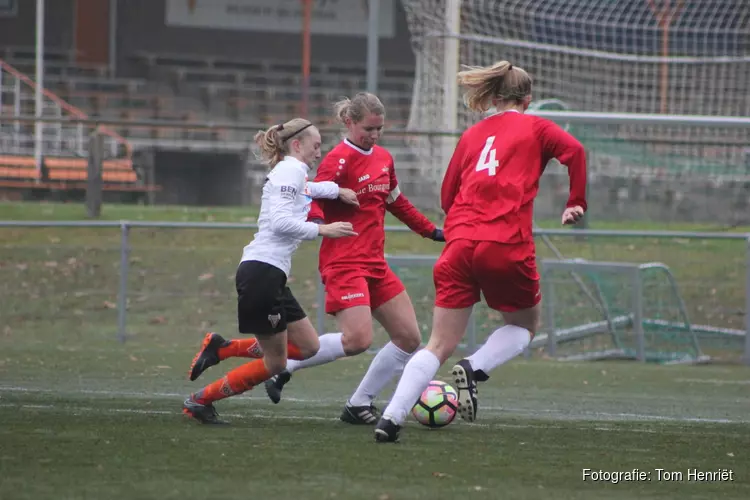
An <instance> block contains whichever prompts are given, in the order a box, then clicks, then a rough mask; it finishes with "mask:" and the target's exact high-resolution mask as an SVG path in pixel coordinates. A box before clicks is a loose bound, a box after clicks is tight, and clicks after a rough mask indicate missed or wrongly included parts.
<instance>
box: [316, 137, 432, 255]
mask: <svg viewBox="0 0 750 500" xmlns="http://www.w3.org/2000/svg"><path fill="white" fill-rule="evenodd" d="M321 181H334V182H335V183H337V184H338V185H339V186H340V187H342V188H349V189H351V190H353V191H354V192H356V193H357V200H358V201H359V207H355V206H352V205H347V204H345V203H343V202H342V201H340V200H315V201H313V204H312V207H311V209H310V213H309V215H308V220H313V219H322V220H324V221H325V222H326V223H328V224H330V223H331V222H351V224H352V226H354V231H356V232H357V233H358V236H355V237H351V238H338V239H331V238H323V243H322V245H321V248H320V269H321V270H322V269H325V268H327V267H329V266H341V267H358V268H366V267H379V268H382V269H383V270H384V269H385V211H386V210H388V211H389V212H391V213H392V214H393V215H395V216H396V217H397V218H398V219H399V220H401V221H402V222H403V223H404V224H406V225H407V226H409V228H411V230H412V231H414V232H415V233H418V234H421V235H422V236H424V237H428V236H430V235H431V234H432V232H433V231H434V230H435V225H434V224H433V223H432V222H430V221H429V220H428V219H427V218H426V217H425V216H424V215H422V214H421V213H420V212H419V211H418V210H417V209H416V208H415V207H414V205H412V204H411V202H410V201H409V200H408V199H407V198H406V196H404V195H403V194H402V193H401V190H400V189H399V187H398V179H397V178H396V171H395V169H394V168H393V158H392V157H391V154H390V153H389V152H388V151H387V150H386V149H384V148H382V147H380V146H377V145H376V146H373V148H372V149H370V150H367V151H365V150H363V149H360V148H358V147H357V146H355V145H354V144H352V143H351V142H349V141H348V140H344V141H343V142H341V143H340V144H339V145H337V146H336V147H335V148H333V149H332V150H331V152H330V153H328V154H327V155H326V156H325V158H323V161H321V163H320V166H319V167H318V173H317V175H316V177H315V182H321Z"/></svg>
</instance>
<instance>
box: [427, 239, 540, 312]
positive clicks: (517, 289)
mask: <svg viewBox="0 0 750 500" xmlns="http://www.w3.org/2000/svg"><path fill="white" fill-rule="evenodd" d="M433 279H434V280H435V305H436V306H438V307H444V308H446V309H463V308H465V307H470V306H472V305H474V304H476V303H477V302H479V300H480V292H481V293H482V294H484V298H485V300H486V301H487V305H488V306H489V307H490V308H492V309H494V310H496V311H503V312H513V311H519V310H523V309H529V308H531V307H534V306H535V305H537V304H538V303H539V301H540V300H541V298H542V294H541V291H540V289H539V273H538V272H537V270H536V252H535V248H534V242H533V241H529V242H524V243H513V244H507V243H497V242H494V241H471V240H453V241H450V242H449V243H448V244H447V245H446V246H445V248H444V249H443V253H442V254H441V255H440V258H439V259H438V261H437V263H436V264H435V269H434V270H433Z"/></svg>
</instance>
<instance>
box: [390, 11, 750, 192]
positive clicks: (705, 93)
mask: <svg viewBox="0 0 750 500" xmlns="http://www.w3.org/2000/svg"><path fill="white" fill-rule="evenodd" d="M403 3H404V7H405V10H406V15H407V20H408V24H409V29H410V32H411V40H412V46H413V49H414V52H415V55H416V73H415V85H414V93H413V100H412V109H411V114H410V120H409V127H410V129H412V130H430V129H435V128H436V127H442V128H443V129H446V127H447V125H449V124H451V123H452V124H455V128H456V129H458V130H463V129H465V128H466V127H467V126H469V125H471V124H472V123H474V122H475V121H476V120H477V119H478V118H480V117H479V116H477V115H476V114H474V113H471V112H470V111H468V110H467V109H466V107H465V106H464V105H463V103H462V102H461V94H460V91H459V93H458V94H456V90H455V85H456V82H455V75H453V76H451V75H450V72H449V71H446V68H452V67H455V62H456V61H455V57H452V55H453V54H454V52H453V50H454V49H457V50H456V52H457V56H458V63H459V64H460V65H477V66H479V65H482V66H484V65H490V64H492V63H494V62H496V61H499V60H509V61H511V62H512V63H513V64H516V65H518V66H520V67H523V68H524V69H526V70H527V71H529V73H530V74H531V75H532V76H533V78H534V89H533V97H534V101H536V102H539V101H542V102H544V101H547V102H552V103H555V105H556V106H558V109H568V110H575V111H592V112H627V113H662V114H672V115H674V114H690V115H712V116H750V99H748V98H747V92H748V90H747V89H748V88H750V31H748V26H749V25H750V8H749V7H748V5H747V1H746V0H631V1H627V2H626V1H615V0H497V1H493V0H464V1H460V2H458V3H459V5H460V25H458V24H456V23H454V26H456V28H458V30H459V32H458V33H455V32H454V31H455V30H454V29H450V28H448V27H447V25H446V10H449V6H450V5H452V4H454V2H453V1H452V0H404V2H403ZM449 18H450V15H449ZM446 96H447V99H448V100H449V101H452V100H453V98H455V99H456V102H455V107H454V109H455V111H454V113H455V117H453V116H447V115H450V113H451V112H450V111H447V110H450V109H451V106H450V104H451V102H446ZM573 132H574V134H575V135H576V136H577V137H578V138H579V139H581V140H582V142H584V145H585V146H587V149H589V150H591V149H592V147H590V145H589V144H587V143H586V139H587V138H588V139H590V141H589V142H592V141H593V142H594V143H595V144H596V146H597V152H598V153H600V154H601V153H602V149H605V151H604V153H606V154H607V155H608V158H606V160H608V161H606V162H604V163H606V164H607V165H614V167H616V168H618V169H619V168H621V167H623V165H622V163H623V158H625V159H626V161H629V162H630V164H629V165H625V166H627V167H628V168H629V169H630V170H631V172H632V170H633V169H635V170H636V171H637V169H638V167H639V166H641V165H639V163H643V164H644V165H642V166H643V167H644V169H646V170H648V169H649V168H652V167H653V165H654V163H656V164H660V162H661V160H658V161H656V162H654V161H653V160H654V158H653V156H654V155H655V154H657V153H658V154H666V155H667V156H668V155H670V154H672V153H675V154H677V147H676V146H675V147H673V146H672V144H668V145H667V146H664V145H660V149H659V148H658V147H653V148H651V149H650V150H645V149H643V150H639V151H641V154H642V156H643V157H644V158H643V159H634V158H633V156H634V155H633V154H632V150H633V148H632V147H630V146H632V144H624V145H623V144H622V140H628V139H631V138H635V139H637V140H639V141H640V143H643V139H652V138H654V137H657V138H665V140H666V139H668V140H669V141H672V142H678V141H677V140H681V142H682V146H683V149H685V148H684V146H685V143H686V142H690V141H692V140H693V139H694V138H693V137H689V136H688V133H687V132H685V131H684V130H677V131H675V130H671V129H666V128H662V129H660V130H657V131H653V130H645V129H637V128H633V127H631V128H629V129H626V130H625V129H622V128H619V127H614V126H607V127H603V128H602V127H595V126H578V128H577V129H576V130H574V131H573ZM714 133H715V134H718V135H722V136H723V133H722V132H721V131H714V132H712V133H709V134H708V135H709V137H710V136H712V134H714ZM744 134H745V135H744V136H742V137H739V138H737V140H738V142H746V140H747V132H746V131H745V132H744ZM614 139H617V140H618V141H620V142H619V143H618V144H617V145H615V146H613V147H614V150H613V151H608V150H607V149H608V148H607V147H606V146H607V145H606V144H604V147H603V145H602V141H603V140H614ZM429 142H430V143H429V144H428V141H422V140H420V139H414V140H413V141H412V147H413V148H414V149H415V151H416V152H417V154H418V156H422V163H426V161H425V160H427V159H428V157H429V163H428V164H429V165H432V170H431V172H428V171H425V172H424V174H425V177H431V178H433V180H434V181H435V182H436V183H439V182H440V180H441V179H442V174H443V171H444V169H445V167H446V166H447V162H448V159H449V158H448V157H446V156H447V155H448V154H449V152H450V151H451V149H450V148H446V147H443V148H435V144H434V142H435V141H434V140H433V141H429ZM618 148H619V149H618ZM644 148H645V146H644ZM610 149H611V148H610ZM657 150H658V151H657ZM739 151H740V150H739V149H737V150H736V151H735V152H736V153H737V154H736V155H735V156H733V157H732V158H729V159H727V153H726V151H724V150H722V151H720V152H717V151H715V150H714V151H712V152H709V153H708V155H709V156H711V155H713V156H714V157H718V158H719V159H720V160H721V161H722V162H723V163H722V165H723V166H728V167H731V168H729V170H731V171H732V172H734V167H737V166H739V165H740V159H739ZM689 153H690V154H689V155H686V156H694V154H693V153H692V152H689ZM701 154H703V153H701ZM733 154H734V153H733ZM438 158H439V160H438ZM708 159H709V160H710V159H712V158H708ZM594 160H596V159H595V158H594ZM674 161H676V160H674V159H673V158H672V159H670V160H669V162H672V163H674ZM598 164H602V162H596V161H594V162H593V165H592V166H593V167H594V169H596V167H597V165H598ZM437 165H441V166H442V169H440V168H435V167H436V166H437ZM675 165H676V167H675V168H676V169H677V170H679V169H680V168H681V167H680V163H679V162H677V163H676V164H675ZM717 168H718V169H719V170H720V169H721V168H723V167H721V166H720V167H717ZM745 169H747V166H745ZM709 170H710V169H709ZM714 170H716V169H714ZM713 172H714V171H713V170H712V171H711V172H709V173H713Z"/></svg>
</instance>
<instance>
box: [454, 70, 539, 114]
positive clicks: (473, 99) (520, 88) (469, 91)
mask: <svg viewBox="0 0 750 500" xmlns="http://www.w3.org/2000/svg"><path fill="white" fill-rule="evenodd" d="M465 67H466V68H467V69H466V70H465V71H460V72H459V73H458V84H459V85H461V86H462V87H464V88H465V89H466V90H465V92H464V103H465V104H466V107H468V108H469V109H471V110H472V111H479V112H483V111H487V109H489V107H490V105H491V104H492V100H493V99H497V100H499V101H510V102H521V101H522V100H523V98H524V97H526V96H527V95H530V94H531V84H532V83H533V80H532V78H531V76H529V74H528V73H527V72H526V71H525V70H524V69H523V68H519V67H518V66H513V65H512V64H511V63H510V62H508V61H499V62H496V63H495V64H493V65H492V66H486V67H482V66H465Z"/></svg>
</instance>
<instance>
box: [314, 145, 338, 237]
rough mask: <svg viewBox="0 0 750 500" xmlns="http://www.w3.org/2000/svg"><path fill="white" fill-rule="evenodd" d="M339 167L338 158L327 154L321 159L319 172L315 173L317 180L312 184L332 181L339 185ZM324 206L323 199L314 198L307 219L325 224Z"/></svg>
mask: <svg viewBox="0 0 750 500" xmlns="http://www.w3.org/2000/svg"><path fill="white" fill-rule="evenodd" d="M337 167H338V160H337V159H336V158H334V155H331V154H328V155H326V156H325V158H323V161H321V162H320V165H319V166H318V173H317V174H316V175H315V180H314V181H313V182H311V183H310V184H322V183H324V182H325V183H329V182H330V183H333V184H337V185H338V183H337V182H336V172H337V171H338V168H337ZM311 189H313V188H311ZM336 197H338V194H337V195H336ZM313 198H316V196H313ZM320 198H323V197H320ZM324 208H325V201H324V200H322V199H321V201H317V200H315V199H313V202H312V204H311V205H310V213H308V214H307V220H308V221H311V222H314V223H317V224H323V223H324V222H325V219H326V218H325V211H324Z"/></svg>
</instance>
